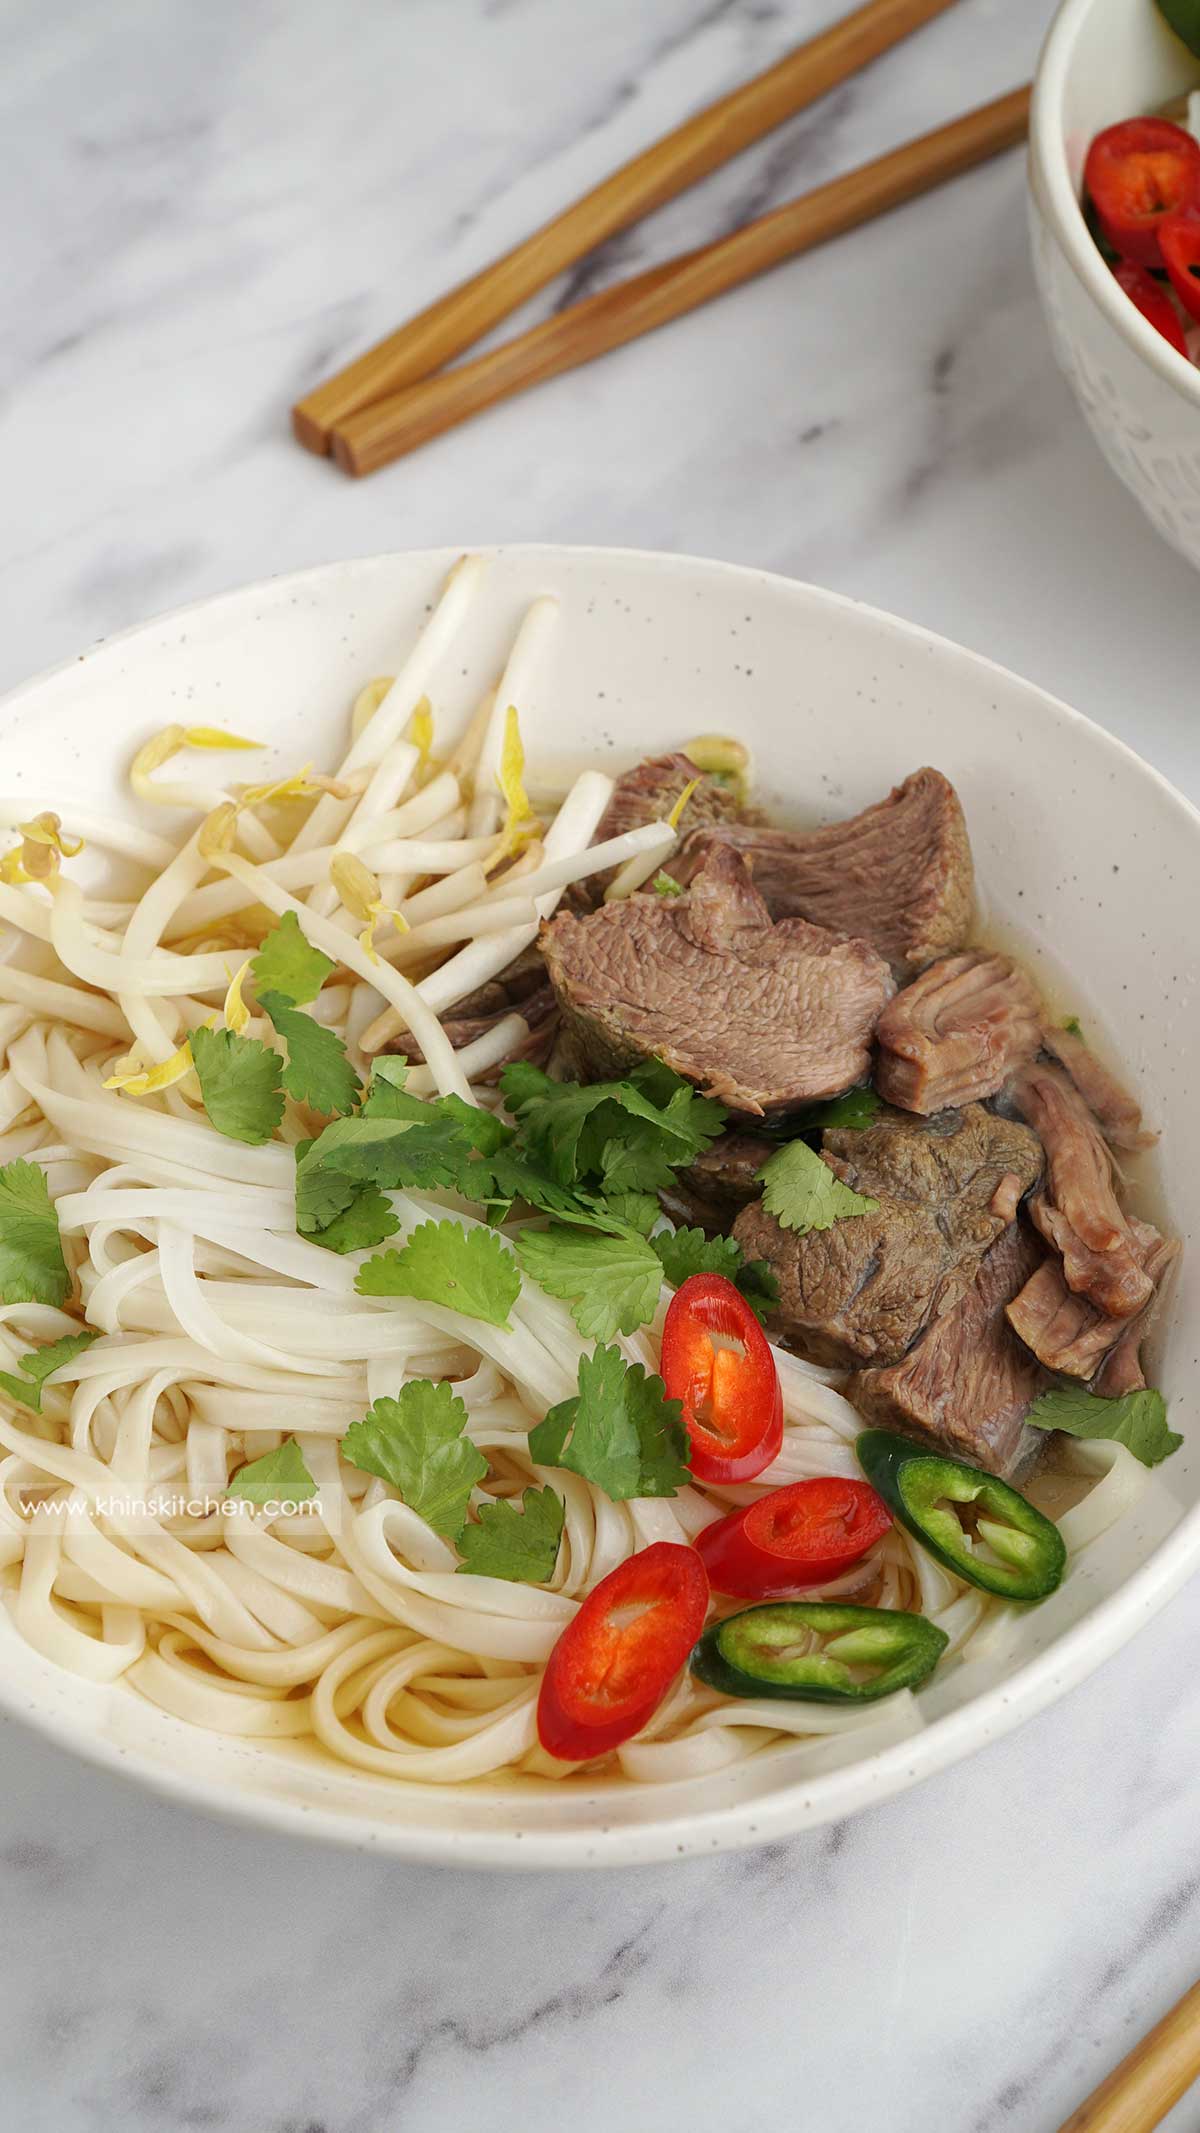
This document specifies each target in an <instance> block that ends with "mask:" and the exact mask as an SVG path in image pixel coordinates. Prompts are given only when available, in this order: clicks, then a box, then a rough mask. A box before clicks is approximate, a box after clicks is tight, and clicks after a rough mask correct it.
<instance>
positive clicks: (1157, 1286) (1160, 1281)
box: [1092, 1237, 1180, 1400]
mask: <svg viewBox="0 0 1200 2133" xmlns="http://www.w3.org/2000/svg"><path fill="white" fill-rule="evenodd" d="M1179 1251H1180V1246H1179V1242H1178V1240H1177V1239H1176V1238H1174V1237H1160V1238H1159V1240H1158V1243H1157V1245H1155V1246H1153V1247H1152V1248H1151V1250H1150V1251H1149V1252H1147V1254H1146V1260H1145V1266H1146V1272H1147V1273H1148V1274H1149V1276H1150V1279H1151V1281H1152V1282H1153V1283H1154V1294H1153V1296H1152V1297H1151V1298H1150V1301H1149V1303H1148V1304H1147V1305H1146V1308H1145V1310H1144V1311H1139V1312H1138V1313H1137V1315H1136V1317H1134V1318H1126V1319H1123V1320H1122V1322H1121V1332H1120V1337H1119V1339H1118V1340H1116V1341H1115V1342H1114V1343H1113V1346H1112V1347H1111V1348H1110V1350H1109V1353H1108V1358H1107V1361H1106V1362H1105V1363H1104V1365H1103V1367H1102V1368H1101V1370H1100V1373H1099V1375H1098V1376H1097V1378H1096V1381H1095V1384H1094V1385H1093V1387H1092V1390H1093V1391H1094V1392H1099V1393H1102V1394H1103V1395H1104V1397H1105V1399H1106V1400H1118V1399H1120V1397H1121V1394H1122V1393H1125V1392H1141V1391H1143V1390H1144V1388H1145V1384H1146V1378H1145V1373H1144V1372H1143V1370H1142V1342H1143V1341H1144V1340H1145V1339H1146V1338H1147V1336H1148V1334H1149V1333H1150V1330H1151V1327H1152V1325H1153V1322H1154V1318H1155V1315H1156V1313H1157V1311H1158V1308H1159V1304H1160V1302H1161V1300H1162V1294H1163V1290H1164V1288H1165V1286H1166V1280H1167V1275H1168V1274H1169V1272H1170V1270H1171V1267H1172V1265H1173V1264H1174V1262H1175V1260H1176V1259H1177V1258H1178V1256H1179Z"/></svg>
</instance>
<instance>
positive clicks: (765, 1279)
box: [733, 1259, 779, 1324]
mask: <svg viewBox="0 0 1200 2133" xmlns="http://www.w3.org/2000/svg"><path fill="white" fill-rule="evenodd" d="M733 1278H734V1280H735V1282H736V1283H737V1286H738V1289H739V1291H740V1293H741V1294H742V1295H743V1296H744V1297H745V1299H746V1302H747V1303H748V1304H749V1306H750V1309H751V1310H752V1311H753V1313H754V1315H755V1317H756V1318H757V1319H758V1320H759V1321H760V1323H762V1324H765V1323H766V1318H767V1313H768V1312H769V1311H773V1310H774V1309H775V1306H776V1305H777V1304H778V1302H779V1282H778V1279H777V1277H776V1274H775V1272H774V1269H773V1268H772V1265H771V1262H770V1260H769V1259H747V1261H746V1263H745V1265H744V1266H743V1267H742V1268H741V1269H740V1270H739V1272H738V1273H736V1274H735V1275H734V1277H733Z"/></svg>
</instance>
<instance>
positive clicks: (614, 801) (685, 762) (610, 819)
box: [566, 749, 739, 911]
mask: <svg viewBox="0 0 1200 2133" xmlns="http://www.w3.org/2000/svg"><path fill="white" fill-rule="evenodd" d="M693 781H694V782H695V791H694V792H693V793H691V795H690V796H689V798H688V801H687V804H686V806H685V807H684V810H683V813H682V814H681V816H680V818H679V825H678V826H679V834H680V836H681V837H687V836H688V835H689V834H690V833H691V832H692V831H693V830H703V829H705V828H707V827H711V826H712V825H713V824H715V823H731V824H732V823H735V822H736V821H737V819H738V814H739V809H738V801H737V795H736V794H735V793H734V792H733V791H732V790H731V788H730V787H729V786H727V785H723V784H722V783H721V781H720V779H719V778H712V777H708V776H706V775H705V774H704V773H703V772H702V771H699V770H698V769H697V768H696V765H695V764H694V763H693V761H692V759H691V757H690V756H689V755H684V754H683V752H682V750H678V749H677V750H676V751H675V752H674V753H673V754H671V755H656V756H650V757H648V758H647V760H646V761H645V762H644V763H637V764H635V765H634V768H633V769H632V770H627V771H625V772H624V774H623V775H622V776H621V777H619V778H618V779H617V782H616V785H615V786H614V788H613V795H612V798H611V800H610V801H609V803H608V806H607V807H606V808H605V810H604V813H603V815H602V816H601V818H600V822H599V825H598V827H597V829H596V834H595V837H594V838H593V840H592V842H593V843H594V844H603V843H604V842H605V840H606V839H607V838H609V837H621V836H624V834H625V831H626V830H631V829H638V828H640V826H641V824H642V823H643V822H665V820H666V818H667V816H668V815H669V814H670V812H671V809H672V808H673V807H674V806H675V804H676V802H677V801H678V800H679V798H680V795H681V794H682V793H684V792H686V791H687V788H688V786H689V785H691V784H692V783H693ZM615 873H616V868H615V867H614V868H611V869H610V870H609V871H608V872H607V873H606V874H595V875H589V877H588V879H587V880H586V881H579V882H576V883H574V884H573V886H572V889H571V891H570V892H569V894H568V896H567V899H566V902H567V906H568V908H569V909H572V910H576V911H590V910H591V909H593V908H594V906H595V905H596V904H598V903H599V902H600V901H601V899H602V897H603V895H604V891H605V889H606V888H607V886H608V884H609V882H610V881H612V879H613V877H614V875H615Z"/></svg>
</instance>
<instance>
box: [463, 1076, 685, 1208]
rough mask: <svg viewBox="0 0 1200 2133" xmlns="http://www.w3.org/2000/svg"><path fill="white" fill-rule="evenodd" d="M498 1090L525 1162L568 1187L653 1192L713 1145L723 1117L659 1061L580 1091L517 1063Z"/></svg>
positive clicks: (579, 1086) (577, 1086)
mask: <svg viewBox="0 0 1200 2133" xmlns="http://www.w3.org/2000/svg"><path fill="white" fill-rule="evenodd" d="M500 1086H501V1088H502V1090H503V1092H504V1100H505V1102H506V1104H507V1105H508V1108H509V1110H510V1111H511V1112H512V1113H513V1115H514V1117H516V1118H517V1119H518V1121H519V1124H520V1129H521V1143H522V1147H523V1151H524V1153H525V1155H526V1157H527V1159H528V1160H529V1161H530V1162H531V1163H532V1164H533V1165H534V1167H535V1168H536V1169H538V1170H539V1171H541V1172H542V1173H543V1174H544V1175H545V1176H546V1177H548V1178H550V1179H551V1180H552V1181H553V1182H554V1183H556V1184H558V1185H561V1186H567V1187H572V1186H575V1187H583V1188H585V1189H588V1188H590V1189H592V1190H599V1191H603V1192H625V1191H633V1192H653V1191H657V1190H658V1189H659V1188H660V1187H661V1186H663V1185H665V1184H667V1183H668V1182H669V1180H670V1178H671V1176H672V1174H673V1172H674V1171H675V1170H676V1169H678V1168H679V1166H680V1165H681V1164H684V1163H690V1162H692V1161H694V1159H695V1157H696V1156H697V1155H699V1153H700V1151H701V1149H703V1148H705V1147H707V1146H708V1143H709V1141H710V1140H713V1139H715V1137H716V1135H717V1134H718V1133H719V1131H720V1129H721V1126H722V1124H723V1123H724V1119H725V1112H724V1110H723V1108H722V1106H721V1105H720V1104H716V1103H713V1102H711V1100H710V1099H709V1098H707V1097H703V1096H699V1095H698V1094H697V1092H696V1090H695V1089H693V1087H692V1086H691V1083H690V1082H686V1081H683V1080H682V1079H681V1078H680V1076H679V1075H678V1074H673V1073H672V1072H671V1070H670V1068H669V1067H664V1066H663V1065H662V1064H661V1062H660V1061H658V1060H647V1061H644V1062H643V1064H642V1065H641V1066H640V1067H636V1068H635V1069H634V1071H633V1073H632V1074H630V1075H629V1076H627V1078H626V1079H625V1080H624V1081H598V1082H592V1083H590V1084H589V1085H587V1086H586V1087H585V1086H584V1085H583V1084H581V1083H579V1082H573V1081H551V1079H550V1077H549V1075H548V1074H544V1073H542V1071H541V1069H540V1068H539V1067H534V1066H530V1065H529V1063H528V1061H525V1060H519V1061H516V1062H513V1063H511V1064H510V1065H509V1066H507V1067H505V1069H504V1071H503V1073H502V1074H501V1077H500Z"/></svg>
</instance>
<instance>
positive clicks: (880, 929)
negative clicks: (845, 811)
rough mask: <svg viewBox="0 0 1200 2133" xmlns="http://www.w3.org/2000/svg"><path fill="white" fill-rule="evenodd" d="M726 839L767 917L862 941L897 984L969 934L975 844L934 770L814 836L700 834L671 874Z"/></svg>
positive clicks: (735, 830) (742, 828) (738, 829)
mask: <svg viewBox="0 0 1200 2133" xmlns="http://www.w3.org/2000/svg"><path fill="white" fill-rule="evenodd" d="M722 840H724V841H726V842H728V843H731V844H733V845H734V846H735V847H736V849H737V850H738V851H740V852H742V853H744V854H745V856H746V858H747V859H748V860H749V862H750V864H751V866H752V868H753V872H754V879H755V882H756V883H757V885H758V887H759V888H760V889H761V891H762V893H763V895H764V896H765V898H766V900H767V904H768V907H769V909H770V912H771V915H772V917H773V918H777V919H779V918H807V919H810V920H811V921H812V922H813V923H814V924H815V925H818V926H829V927H831V928H832V930H833V931H834V932H835V933H846V934H851V935H853V936H854V937H856V938H858V939H862V940H868V941H870V942H871V943H872V945H873V946H874V947H876V948H877V949H878V950H879V953H880V954H881V955H882V956H884V957H886V959H887V961H888V962H889V963H890V964H891V965H892V967H893V969H894V970H895V971H896V972H897V974H898V975H899V976H901V977H908V976H911V975H912V973H913V972H914V971H917V970H920V969H922V968H923V967H924V965H925V964H926V963H928V962H931V961H932V959H933V957H934V956H938V955H945V954H947V953H948V952H949V951H951V950H952V949H956V948H961V947H962V945H963V943H964V942H965V940H966V938H967V935H968V933H969V931H970V925H971V912H972V905H973V900H974V873H973V869H972V864H971V847H970V844H969V842H968V839H967V828H966V823H965V822H964V820H963V812H962V808H961V807H960V805H959V801H958V795H957V793H956V792H955V790H954V787H953V786H952V785H951V784H950V782H949V780H948V779H947V778H944V777H943V776H942V774H941V772H940V771H938V770H917V771H914V772H913V774H912V776H911V777H908V778H905V780H904V783H903V784H902V785H897V787H896V788H895V791H894V792H891V793H889V794H888V797H887V799H886V800H880V801H879V802H878V803H877V804H876V805H875V806H874V807H868V808H865V809H864V811H863V813H862V814H861V815H853V816H851V818H850V820H849V821H847V822H829V823H826V824H825V825H824V826H823V827H822V828H820V829H814V830H783V829H760V828H757V827H754V826H751V825H749V824H745V825H736V826H728V825H722V826H720V827H718V828H710V829H700V830H696V831H694V832H693V833H692V834H691V835H690V836H689V838H688V840H687V843H686V845H685V847H684V849H683V851H682V852H681V854H680V857H679V861H678V863H677V864H676V865H674V866H673V868H672V871H673V872H675V873H677V874H680V878H681V879H683V878H686V876H687V874H688V872H689V871H690V870H691V869H692V868H693V867H695V866H696V865H698V864H699V863H700V861H701V860H702V859H703V857H704V855H705V853H706V852H708V851H709V850H711V848H712V846H713V845H714V844H715V843H718V842H720V841H722ZM681 870H682V872H681Z"/></svg>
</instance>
